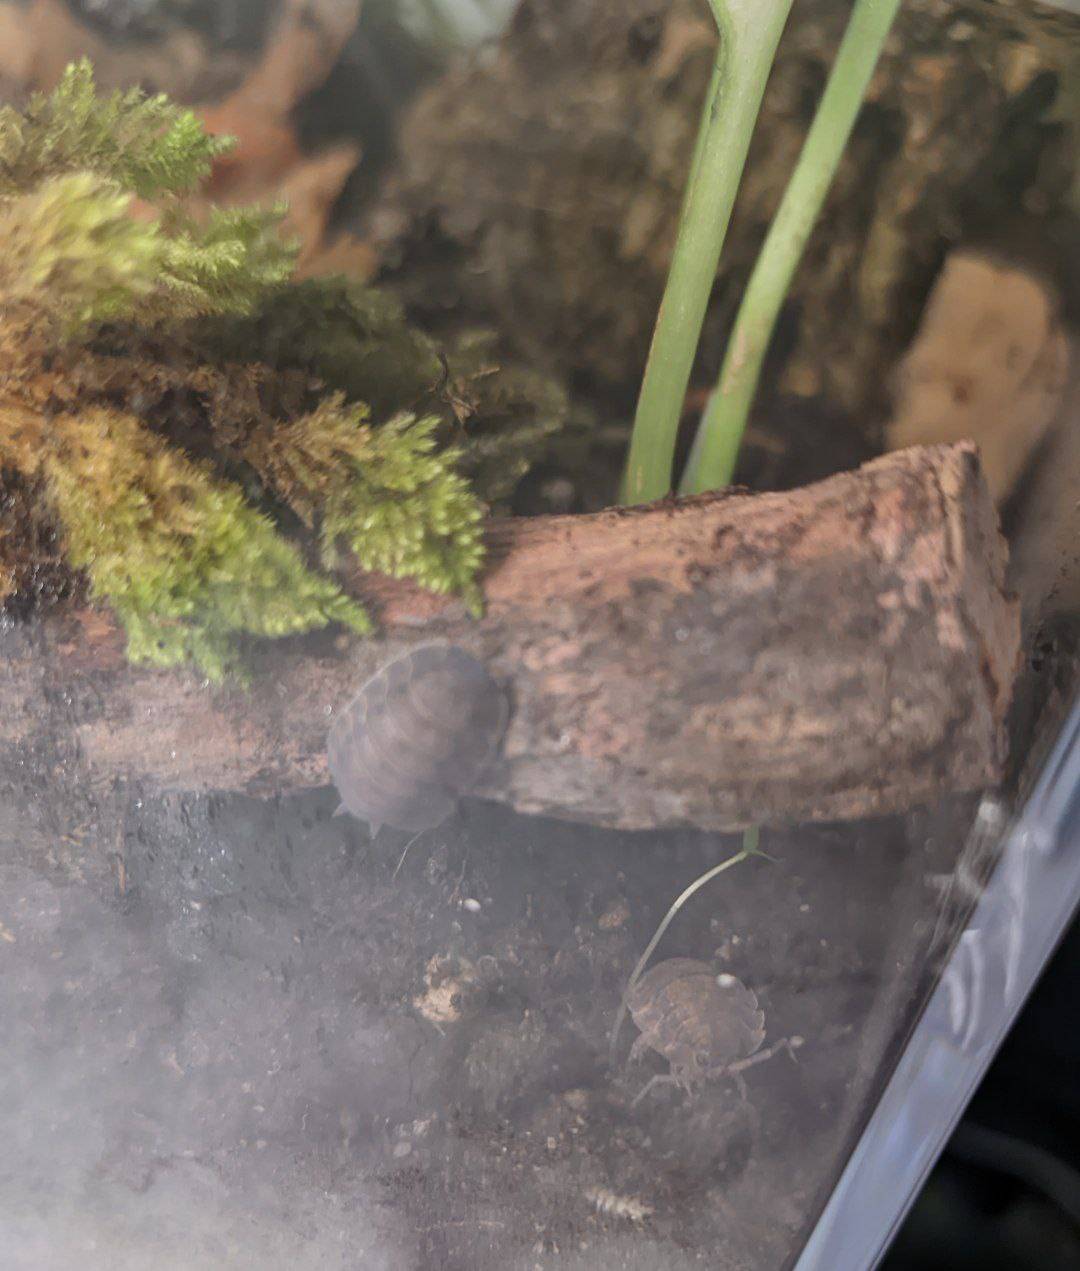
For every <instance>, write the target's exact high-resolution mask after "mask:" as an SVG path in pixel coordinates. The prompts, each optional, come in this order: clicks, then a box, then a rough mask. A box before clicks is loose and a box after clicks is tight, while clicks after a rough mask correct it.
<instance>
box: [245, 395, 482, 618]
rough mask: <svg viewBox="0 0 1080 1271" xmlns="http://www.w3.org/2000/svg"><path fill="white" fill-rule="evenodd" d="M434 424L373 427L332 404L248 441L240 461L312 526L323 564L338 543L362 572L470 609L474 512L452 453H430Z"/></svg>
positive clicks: (476, 553)
mask: <svg viewBox="0 0 1080 1271" xmlns="http://www.w3.org/2000/svg"><path fill="white" fill-rule="evenodd" d="M438 426H439V420H438V419H436V418H434V417H428V418H425V419H419V420H418V419H415V418H413V417H412V416H410V415H398V416H396V417H395V418H393V419H391V420H390V421H389V422H387V423H385V424H382V425H380V427H378V428H376V429H372V428H370V427H369V426H368V423H367V410H366V408H364V407H362V406H348V405H346V404H345V402H344V399H343V398H342V397H340V396H339V397H334V398H330V399H329V400H327V401H326V402H323V403H322V404H321V405H320V406H319V407H318V408H317V409H316V410H314V411H312V412H311V414H309V415H306V416H304V417H303V418H302V419H299V420H297V421H296V423H294V424H291V425H288V426H285V427H281V428H277V429H274V430H273V431H272V432H270V433H268V434H263V435H262V436H261V437H259V438H256V439H255V440H254V441H253V444H252V446H251V448H250V450H249V458H250V459H251V461H252V463H253V464H254V465H255V466H256V467H257V468H259V469H260V470H261V471H262V472H263V473H264V474H265V475H266V476H267V477H268V478H269V479H270V480H271V481H272V482H273V484H274V485H275V487H276V488H277V490H278V491H279V492H280V493H281V495H282V497H284V498H285V499H286V500H287V501H288V502H289V504H290V505H291V506H292V507H293V509H294V510H295V511H296V512H297V514H298V515H299V516H300V517H301V518H302V519H303V520H304V521H305V522H306V523H307V524H308V525H311V526H315V525H316V524H317V525H318V528H319V533H320V540H321V543H322V549H323V557H324V560H325V561H326V562H327V563H328V564H330V563H332V562H333V561H334V558H335V552H336V548H337V545H338V544H339V543H342V542H343V543H345V544H346V545H347V546H348V548H349V550H350V551H351V552H352V553H353V554H354V555H355V556H356V558H357V560H358V561H359V562H360V564H361V565H362V566H363V567H364V568H365V569H369V570H373V571H375V572H378V573H382V574H388V575H390V576H391V577H394V578H413V579H415V580H416V581H417V582H418V583H419V584H420V585H421V586H422V587H426V588H427V589H428V590H430V591H434V592H439V593H449V592H460V593H463V594H464V595H465V596H466V598H467V600H468V601H469V603H470V604H471V605H472V606H473V607H474V608H475V607H476V606H477V605H478V603H479V600H478V597H479V593H478V591H477V588H476V583H475V578H476V573H477V570H478V569H479V567H480V564H481V561H482V560H483V540H482V535H481V528H480V522H481V519H482V516H483V508H482V506H481V504H480V502H479V501H478V500H477V498H476V497H475V495H474V494H473V493H472V491H471V490H470V489H469V486H468V484H467V483H466V481H465V480H464V478H463V477H462V476H461V475H460V474H459V473H458V472H456V471H455V464H456V463H457V461H458V459H459V458H460V455H459V453H458V452H457V451H456V450H443V451H437V449H436V440H435V430H436V429H437V428H438Z"/></svg>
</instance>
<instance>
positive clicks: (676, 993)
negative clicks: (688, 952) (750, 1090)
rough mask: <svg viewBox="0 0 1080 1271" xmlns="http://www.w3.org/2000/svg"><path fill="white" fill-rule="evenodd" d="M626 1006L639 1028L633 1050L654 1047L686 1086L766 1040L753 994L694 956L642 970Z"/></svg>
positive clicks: (748, 1053)
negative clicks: (718, 973) (641, 974)
mask: <svg viewBox="0 0 1080 1271" xmlns="http://www.w3.org/2000/svg"><path fill="white" fill-rule="evenodd" d="M627 1006H628V1007H629V1010H630V1014H631V1016H632V1017H633V1020H634V1023H635V1024H636V1025H637V1026H638V1028H639V1029H641V1036H640V1037H639V1038H638V1039H637V1040H636V1041H635V1042H634V1050H633V1051H632V1052H631V1053H632V1055H634V1057H635V1058H637V1057H640V1055H641V1053H642V1051H644V1050H645V1049H650V1050H655V1051H657V1052H658V1053H659V1054H661V1055H663V1056H664V1058H665V1059H666V1060H667V1061H668V1063H669V1064H670V1065H671V1079H672V1080H673V1081H674V1082H675V1083H676V1084H678V1085H680V1086H683V1087H686V1088H689V1086H690V1085H691V1084H692V1083H693V1082H694V1081H696V1080H700V1079H702V1078H705V1077H708V1076H711V1075H714V1074H717V1073H721V1072H723V1071H724V1070H725V1069H727V1068H730V1067H731V1065H733V1064H735V1065H737V1064H740V1063H741V1062H742V1061H744V1060H747V1059H749V1058H750V1056H751V1055H754V1053H755V1052H756V1051H757V1050H759V1049H760V1047H761V1043H762V1042H763V1041H764V1040H765V1012H764V1011H762V1010H761V1008H760V1007H759V1006H758V1000H757V994H755V993H754V992H753V991H752V990H751V989H748V988H747V987H746V985H745V984H743V982H742V981H741V980H740V979H737V978H736V977H735V976H734V975H717V974H716V972H715V971H714V970H713V969H712V968H711V967H710V966H709V965H708V964H707V963H705V962H698V961H696V960H695V959H693V958H670V959H668V961H666V962H661V963H659V964H658V965H657V966H654V967H653V968H652V970H651V971H646V973H645V974H644V975H643V976H642V977H641V979H640V980H639V981H638V982H637V984H635V985H634V988H633V990H632V991H631V993H630V995H629V998H628V999H627Z"/></svg>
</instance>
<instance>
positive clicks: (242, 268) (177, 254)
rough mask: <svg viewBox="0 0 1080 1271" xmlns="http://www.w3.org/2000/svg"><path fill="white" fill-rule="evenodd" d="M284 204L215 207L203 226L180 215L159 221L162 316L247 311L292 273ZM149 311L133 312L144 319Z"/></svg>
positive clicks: (292, 255) (291, 247) (293, 249)
mask: <svg viewBox="0 0 1080 1271" xmlns="http://www.w3.org/2000/svg"><path fill="white" fill-rule="evenodd" d="M284 210H285V209H284V208H283V207H275V208H215V209H214V210H213V211H212V212H211V213H210V215H209V218H208V220H207V222H206V224H205V225H196V224H195V223H194V222H193V221H191V220H188V219H187V218H182V217H180V216H169V217H167V218H166V219H165V220H164V221H163V223H162V229H163V238H162V242H163V259H162V274H161V286H160V294H159V297H158V298H159V300H160V302H161V313H160V316H162V317H165V316H170V315H171V316H172V317H173V318H174V319H178V318H192V317H203V316H205V315H208V314H227V315H242V314H246V313H249V312H250V311H251V309H252V308H253V307H254V306H255V304H256V303H257V302H258V301H259V300H260V299H261V297H262V296H263V295H264V294H265V293H266V291H267V290H270V289H272V288H275V287H277V286H280V285H281V284H282V283H284V282H285V281H286V280H287V279H288V277H289V275H290V274H291V273H292V269H293V265H294V263H295V261H296V247H295V246H294V245H292V244H284V243H282V242H281V240H280V239H279V238H278V236H277V227H278V225H279V223H280V221H281V218H282V216H283V215H284ZM153 316H158V315H154V314H151V313H150V312H146V313H137V314H136V317H137V318H140V319H142V320H143V321H147V320H150V319H151V318H152V317H153Z"/></svg>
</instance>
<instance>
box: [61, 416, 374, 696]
mask: <svg viewBox="0 0 1080 1271" xmlns="http://www.w3.org/2000/svg"><path fill="white" fill-rule="evenodd" d="M56 429H57V431H58V432H59V433H60V435H61V440H62V444H61V445H60V446H59V447H58V448H57V449H56V450H55V451H54V452H52V453H50V454H48V455H47V456H46V457H45V460H44V469H45V474H46V481H47V486H48V490H49V494H50V495H51V497H52V499H53V502H54V506H55V507H56V510H57V512H58V514H59V517H60V520H61V522H62V524H63V527H64V540H65V546H66V549H67V554H68V558H69V560H70V561H71V563H72V564H73V565H75V566H76V567H77V568H80V569H85V570H86V571H87V573H88V574H89V576H90V579H91V585H92V594H93V595H94V596H95V597H96V598H97V599H99V600H103V601H106V602H107V603H109V604H110V605H111V606H112V607H113V609H114V610H115V611H116V614H117V616H118V617H119V619H120V621H121V622H122V623H123V626H124V629H125V631H126V632H127V637H128V656H129V657H130V658H131V660H132V661H133V662H150V663H153V664H154V665H157V666H176V665H178V664H180V663H182V662H187V661H192V662H195V663H196V664H197V665H198V666H200V667H201V668H202V670H203V671H204V673H205V674H207V675H208V676H209V677H210V678H212V679H219V678H221V676H222V675H224V674H225V672H226V671H228V670H232V671H235V670H236V669H237V666H238V664H237V659H236V638H237V636H239V635H244V634H247V635H255V636H271V637H274V636H286V635H295V634H297V633H299V632H302V631H308V630H311V629H313V628H317V627H324V626H326V625H327V624H328V623H330V622H340V623H343V624H344V625H345V626H347V627H349V628H350V629H351V630H353V631H357V632H361V633H363V632H367V631H369V630H370V629H371V624H370V622H369V620H368V618H367V616H366V615H365V614H364V612H363V610H362V609H361V608H360V607H359V606H358V605H356V604H354V603H353V602H352V601H351V600H349V599H348V598H347V597H345V596H343V595H342V594H341V591H340V589H339V588H338V587H337V586H336V584H335V583H333V582H332V581H331V580H330V579H329V578H323V577H320V576H319V575H317V574H314V573H312V572H311V571H310V570H309V569H308V568H307V567H306V566H305V564H304V562H303V559H302V557H301V555H300V553H299V551H298V550H297V548H296V547H294V546H293V544H291V543H289V542H286V540H285V539H283V538H282V537H281V535H280V534H278V532H277V531H276V530H275V529H274V527H273V525H272V524H271V522H270V521H269V520H268V519H267V518H266V517H264V516H262V515H260V514H259V513H258V512H257V511H256V510H255V509H254V508H252V507H250V506H249V505H248V504H247V503H245V501H244V499H243V497H242V496H241V494H240V492H239V491H238V490H237V489H236V488H235V487H233V486H230V485H229V484H227V483H225V482H223V481H219V480H217V479H215V478H214V477H213V475H212V474H211V473H210V472H209V471H208V470H207V469H206V468H205V467H203V466H201V465H199V464H195V463H192V462H191V461H189V460H188V459H185V458H184V457H183V456H182V455H180V454H178V453H177V452H176V451H173V450H170V449H169V448H168V447H167V446H166V445H165V444H164V442H162V441H161V440H160V439H159V438H157V437H155V436H153V434H152V433H150V432H148V431H147V430H146V429H145V428H144V427H143V426H142V424H140V423H139V421H138V420H137V419H133V418H132V417H131V416H128V415H122V414H119V413H116V412H109V411H104V410H88V411H85V412H83V414H81V415H80V416H78V418H70V417H68V418H62V419H60V420H58V421H56Z"/></svg>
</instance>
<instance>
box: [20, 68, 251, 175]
mask: <svg viewBox="0 0 1080 1271" xmlns="http://www.w3.org/2000/svg"><path fill="white" fill-rule="evenodd" d="M232 145H233V143H232V140H231V139H229V138H220V137H211V136H208V135H207V133H206V132H205V130H204V129H203V126H202V123H201V121H200V120H199V118H198V116H197V115H195V114H194V112H192V111H190V110H185V109H183V108H182V107H179V106H174V105H173V104H172V103H171V102H170V101H169V100H168V99H167V98H166V97H164V96H163V95H157V96H147V95H146V94H145V93H144V92H142V90H141V89H138V88H132V89H129V90H127V91H126V92H120V91H117V92H113V93H110V94H108V95H100V94H98V92H97V89H96V87H95V84H94V71H93V67H92V66H91V65H90V63H89V61H87V60H86V59H83V60H82V61H80V62H75V63H73V64H72V65H71V66H69V67H68V68H67V70H66V71H65V72H64V74H63V76H62V77H61V80H60V83H59V84H58V85H57V86H56V88H55V89H54V90H53V91H52V92H51V93H38V94H35V96H34V97H32V98H31V100H30V103H29V105H28V106H27V108H26V109H25V111H22V112H19V111H16V110H14V109H12V108H11V107H4V108H3V109H0V197H12V196H15V195H18V194H25V193H28V192H29V191H31V190H33V189H34V188H35V187H36V186H37V184H38V183H39V182H40V181H42V180H43V179H45V178H48V177H53V176H60V175H63V174H65V173H70V172H78V171H89V172H94V173H96V174H97V175H98V176H101V177H105V178H107V179H108V180H110V181H113V182H115V183H116V184H117V185H118V186H119V187H120V188H121V189H122V190H126V191H129V192H131V193H133V194H137V195H138V196H139V197H140V198H143V199H147V200H154V199H157V198H158V197H160V196H161V195H163V194H182V193H185V192H187V191H190V190H194V189H195V188H196V187H197V186H199V185H200V184H201V182H203V181H204V180H205V179H206V177H207V176H208V175H209V173H210V165H211V164H212V162H213V160H214V159H215V158H216V157H217V156H218V155H220V154H224V153H225V152H226V151H228V150H230V149H231V148H232Z"/></svg>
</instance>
